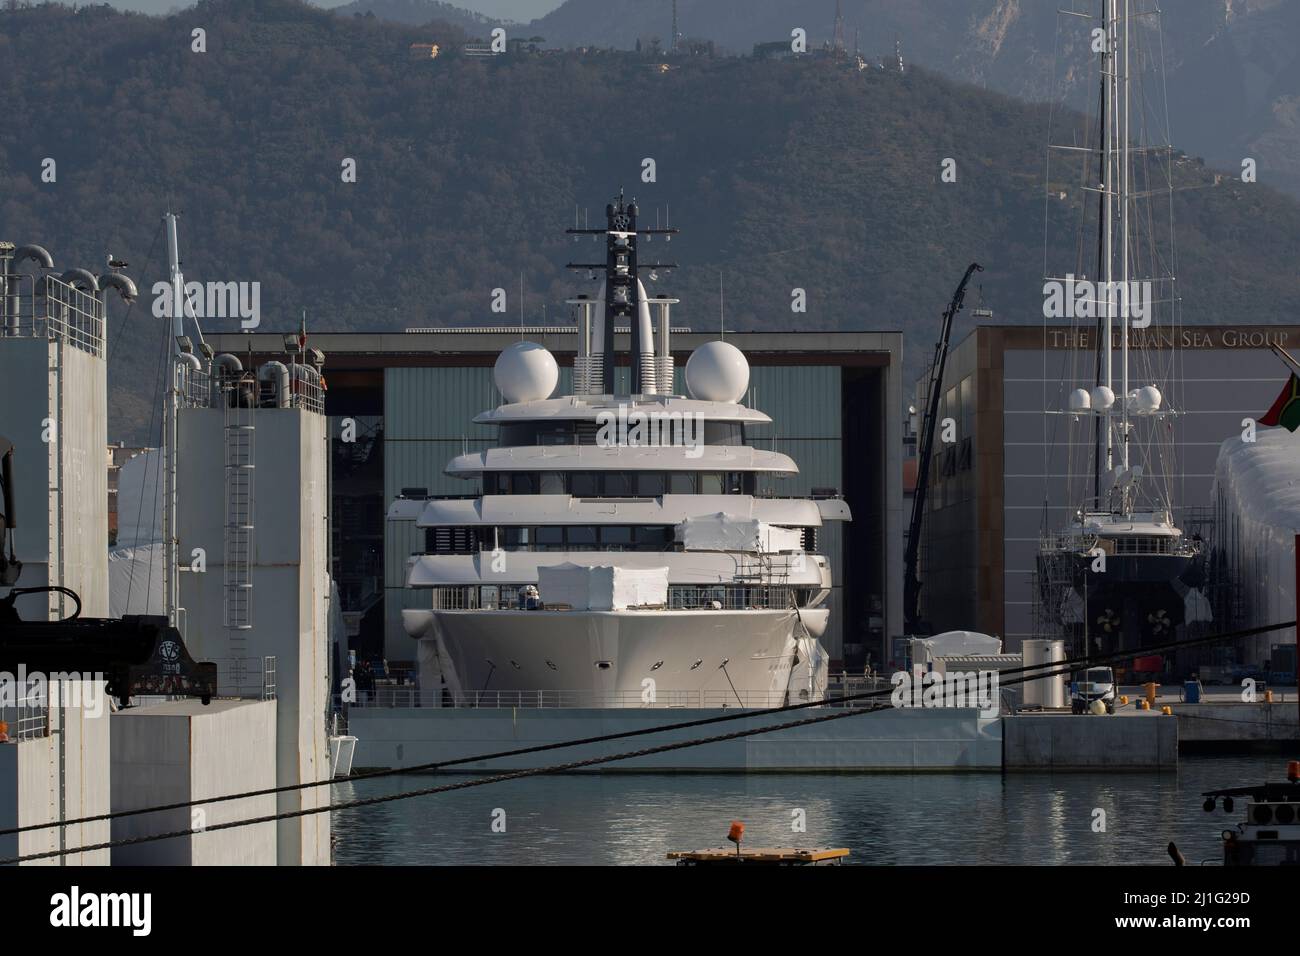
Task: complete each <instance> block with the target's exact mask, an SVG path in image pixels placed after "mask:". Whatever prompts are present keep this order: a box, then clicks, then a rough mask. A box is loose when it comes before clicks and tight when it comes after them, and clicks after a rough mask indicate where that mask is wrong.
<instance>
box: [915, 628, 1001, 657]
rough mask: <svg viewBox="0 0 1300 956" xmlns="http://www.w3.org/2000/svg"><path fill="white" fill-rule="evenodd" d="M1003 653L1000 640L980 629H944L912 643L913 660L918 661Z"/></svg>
mask: <svg viewBox="0 0 1300 956" xmlns="http://www.w3.org/2000/svg"><path fill="white" fill-rule="evenodd" d="M1001 653H1002V642H1001V641H1000V640H998V639H997V638H996V637H990V636H989V635H987V634H980V633H979V632H978V631H944V633H942V634H936V635H934V636H933V637H923V638H917V639H916V640H915V641H914V642H913V645H912V660H913V661H916V662H918V663H919V662H921V661H926V660H935V659H936V658H940V657H969V656H970V655H972V654H1001Z"/></svg>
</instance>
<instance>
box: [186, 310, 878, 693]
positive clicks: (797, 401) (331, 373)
mask: <svg viewBox="0 0 1300 956" xmlns="http://www.w3.org/2000/svg"><path fill="white" fill-rule="evenodd" d="M618 338H619V341H618V343H617V350H618V353H619V355H620V356H623V355H626V354H627V353H628V342H627V336H626V335H619V336H618ZM713 338H715V336H714V335H711V334H708V335H706V334H702V333H692V332H690V331H689V330H686V329H681V330H677V329H675V330H674V336H673V342H672V345H673V351H674V353H676V354H675V357H676V359H677V362H676V364H677V369H678V371H677V376H678V381H677V382H676V384H675V391H676V392H677V393H678V394H683V392H682V382H681V380H680V378H681V374H682V372H681V370H682V368H683V367H684V366H685V364H686V358H687V356H689V355H690V353H691V351H692V350H694V349H695V348H696V347H697V346H699V345H701V344H703V343H704V342H706V341H709V340H711V339H713ZM726 338H727V341H729V342H731V343H732V344H734V345H736V346H737V347H738V348H740V349H741V350H742V351H743V352H744V353H745V356H746V357H747V358H748V360H749V363H750V367H751V378H750V390H749V393H748V394H747V395H746V397H745V399H744V402H745V404H748V405H753V406H755V407H757V408H759V409H761V410H762V411H763V412H765V413H766V414H768V415H769V416H771V418H772V420H773V424H772V425H771V426H763V427H761V428H757V429H755V430H754V431H753V433H752V434H751V435H749V436H747V437H748V439H749V440H750V441H752V442H753V443H754V444H756V445H758V446H760V447H764V448H772V449H775V450H778V451H780V452H782V453H785V454H788V455H790V456H791V457H793V458H794V460H795V461H796V462H798V463H799V469H800V471H799V474H797V475H794V476H792V477H790V478H787V479H783V480H782V481H781V482H780V483H779V487H775V488H773V489H771V490H770V491H771V493H773V494H778V495H798V496H809V497H811V496H813V495H816V494H829V493H838V494H842V495H844V497H845V498H846V500H847V501H848V504H849V506H850V508H851V509H852V513H853V521H852V522H851V523H848V524H845V525H839V524H836V523H832V524H829V525H828V526H826V527H825V528H824V529H822V532H823V533H822V535H821V536H820V539H819V541H818V550H819V551H820V552H822V553H824V554H826V555H827V556H828V558H829V559H830V561H831V563H832V573H833V575H834V578H833V579H834V583H835V587H834V591H833V594H832V597H831V601H830V606H831V623H830V628H829V630H828V631H827V633H826V636H825V637H824V638H823V639H822V642H823V644H824V645H825V647H826V650H827V652H828V654H829V655H830V657H831V658H832V659H833V660H834V661H836V662H840V664H839V665H837V666H845V667H849V668H861V667H862V666H863V665H864V664H865V662H866V660H867V657H868V655H870V657H871V659H872V660H873V661H874V662H875V663H876V664H877V665H879V664H880V662H881V661H882V660H884V659H885V657H884V655H885V652H886V649H887V647H888V644H889V637H890V636H897V635H899V634H901V632H902V577H903V574H902V540H903V530H902V529H903V524H902V522H903V516H902V489H901V475H902V465H901V458H902V449H903V435H902V433H903V426H904V422H903V417H904V416H903V412H902V408H901V398H902V334H901V333H899V332H826V333H806V332H804V333H795V332H788V333H780V332H740V333H731V332H728V333H727V336H726ZM283 339H284V336H282V335H280V334H270V333H260V334H252V335H240V334H224V335H217V336H214V337H213V338H212V339H211V341H212V344H213V346H214V347H215V349H216V350H217V351H218V352H231V353H233V354H236V355H238V356H240V357H241V358H245V364H247V358H246V357H247V356H250V355H251V356H252V360H253V361H254V362H255V363H256V362H260V361H261V360H263V359H271V358H274V357H275V356H276V355H277V354H279V353H281V352H282V351H283V349H284V347H285V346H284V342H283ZM521 339H528V340H531V341H535V342H538V343H539V344H541V345H544V346H545V347H546V348H547V349H549V350H550V351H551V352H552V353H553V354H554V355H555V356H556V358H557V360H558V361H559V364H560V367H561V374H560V383H559V387H558V389H557V393H558V394H566V393H568V392H569V391H571V382H572V377H571V376H572V365H573V356H574V354H575V352H576V347H577V334H576V328H574V327H566V326H547V327H527V328H499V329H429V330H418V331H410V332H397V333H392V334H376V333H338V334H329V333H322V334H312V335H311V345H312V346H313V347H314V348H318V349H320V350H321V351H322V352H324V353H325V355H326V356H327V360H328V375H327V386H328V387H327V390H326V399H325V402H326V414H327V416H328V418H329V427H330V430H331V435H332V436H333V437H334V438H335V439H336V440H334V441H332V442H331V448H332V455H331V463H330V467H331V474H330V481H331V501H332V504H331V512H332V514H331V518H332V527H333V540H332V542H331V548H332V555H333V558H332V563H333V577H334V581H335V582H336V584H337V586H338V589H339V595H340V599H341V603H342V607H343V616H344V621H345V624H346V627H347V630H348V633H349V643H350V645H351V647H352V648H353V649H354V650H356V651H357V652H358V656H364V657H372V656H373V657H381V656H382V657H383V658H385V659H386V660H388V662H389V663H390V664H394V663H396V662H403V661H412V660H413V659H414V656H415V654H414V647H413V643H414V642H413V641H412V639H411V638H410V637H408V636H407V634H406V632H405V631H404V630H403V628H402V621H401V611H402V610H403V609H404V608H410V607H416V606H420V605H419V604H418V602H419V601H421V600H422V597H421V595H420V594H418V593H416V592H412V591H409V590H408V589H407V588H406V569H407V560H408V558H409V557H410V555H411V554H412V552H416V551H422V550H424V548H425V542H424V541H423V540H422V538H421V536H422V535H423V534H424V531H423V529H418V528H415V527H414V526H413V524H412V523H409V522H407V523H404V524H399V523H389V522H387V521H386V520H385V516H386V513H387V509H388V506H389V504H391V502H392V501H393V499H395V498H397V497H398V496H399V495H400V494H401V493H402V491H403V489H421V490H422V491H424V492H427V493H428V494H430V495H455V494H467V495H468V494H470V493H477V490H478V489H477V488H475V487H473V486H471V484H470V483H468V482H466V481H464V480H462V479H457V478H452V477H450V476H448V475H446V474H444V472H443V469H444V468H445V466H446V465H447V463H448V462H449V461H450V460H451V459H452V458H454V457H455V456H457V455H460V454H463V453H466V452H477V451H480V450H482V449H485V448H488V447H491V446H492V444H493V438H494V435H493V429H492V428H491V427H489V426H485V425H476V424H474V422H473V419H474V417H475V416H476V415H478V414H479V413H481V412H483V411H485V410H488V409H492V408H495V407H496V406H498V405H500V404H501V403H502V397H501V396H500V395H499V394H498V393H497V391H496V388H495V386H494V384H493V379H492V366H493V363H494V362H495V361H496V358H497V355H498V354H499V353H500V352H501V350H502V349H503V348H505V347H506V346H508V345H510V344H511V343H513V342H517V341H520V340H521ZM628 371H629V370H628V368H627V367H626V366H622V367H619V368H618V369H616V376H617V378H618V387H617V388H616V389H615V391H620V390H621V391H626V390H627V379H626V376H627V374H628ZM423 600H426V601H427V600H428V598H427V595H426V596H424V597H423Z"/></svg>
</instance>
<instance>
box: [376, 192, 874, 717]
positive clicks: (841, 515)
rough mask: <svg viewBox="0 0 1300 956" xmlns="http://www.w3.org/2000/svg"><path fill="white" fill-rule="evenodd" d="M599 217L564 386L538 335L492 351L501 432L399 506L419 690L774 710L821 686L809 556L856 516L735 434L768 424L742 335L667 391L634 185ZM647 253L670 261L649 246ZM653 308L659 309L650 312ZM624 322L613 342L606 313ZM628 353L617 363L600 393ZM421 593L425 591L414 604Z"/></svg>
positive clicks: (696, 360)
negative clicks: (597, 254) (784, 485)
mask: <svg viewBox="0 0 1300 956" xmlns="http://www.w3.org/2000/svg"><path fill="white" fill-rule="evenodd" d="M606 219H607V224H606V227H605V228H604V229H600V230H570V231H571V232H576V233H579V234H595V235H596V236H597V237H598V238H600V237H601V236H603V238H604V240H605V252H606V257H605V262H604V263H603V264H602V263H590V264H588V263H571V264H570V267H571V268H574V269H581V270H590V271H591V272H592V273H593V274H594V273H595V272H596V269H597V267H598V266H599V268H600V270H601V273H602V274H603V276H604V280H603V284H602V286H601V290H600V292H599V294H598V295H597V296H595V297H585V296H584V297H578V298H575V299H572V300H569V301H570V303H571V304H572V305H573V306H574V307H575V309H576V311H577V318H578V321H579V329H578V333H579V334H578V340H579V343H578V350H577V355H576V356H575V359H574V368H573V383H574V386H573V394H570V395H563V396H554V392H555V391H556V387H557V385H558V383H559V368H558V365H557V363H556V360H555V358H554V356H553V355H552V354H551V353H550V352H549V351H548V350H547V349H545V348H543V347H542V346H541V345H538V344H536V343H532V342H518V343H516V344H514V345H512V346H511V347H509V348H507V349H506V350H505V351H503V352H502V353H501V355H500V356H499V357H498V359H497V362H496V366H495V369H494V378H495V382H496V385H497V388H498V389H499V390H500V392H501V394H502V396H503V397H504V399H505V403H504V404H502V405H501V406H499V407H498V408H495V409H492V410H490V411H485V412H483V413H482V414H480V415H479V416H478V417H477V418H476V419H475V421H476V422H477V423H480V424H486V425H494V426H496V427H497V441H496V444H495V447H492V448H489V449H487V450H485V451H481V452H475V453H468V454H462V455H460V456H458V457H456V458H454V459H452V460H451V462H449V463H448V465H447V467H446V472H447V474H449V475H451V476H453V477H457V478H462V479H464V480H466V481H467V482H472V483H473V485H474V486H475V491H474V493H472V494H470V495H468V496H463V497H421V496H420V495H418V494H414V493H411V494H407V495H404V496H403V497H401V498H399V499H398V500H397V501H395V502H394V503H393V505H392V508H391V509H390V512H389V516H390V518H392V519H398V520H408V521H409V520H412V519H414V520H415V521H416V524H417V525H418V526H419V527H421V528H423V529H424V533H425V547H424V549H423V550H422V551H421V552H419V553H417V554H415V555H413V556H412V557H411V560H410V565H409V572H408V578H407V585H408V587H409V588H412V589H416V590H418V591H419V592H420V593H421V594H422V595H426V594H427V596H428V597H427V606H426V607H421V608H418V609H413V610H407V611H405V612H404V623H405V625H406V629H407V631H408V633H410V634H411V635H412V636H413V637H416V638H417V639H418V640H419V641H420V642H421V651H420V655H419V657H420V660H421V689H422V691H423V692H424V696H425V698H426V700H429V698H430V696H431V695H430V692H431V691H432V690H433V688H434V687H436V686H442V685H444V684H445V687H446V691H447V694H446V695H442V694H435V695H434V696H436V697H437V700H434V701H431V702H440V701H441V700H443V699H448V700H450V701H453V702H455V701H459V700H462V699H467V700H469V701H470V702H472V701H473V700H474V699H475V698H476V696H481V695H484V694H490V695H492V696H493V698H494V699H500V697H501V695H503V694H505V695H511V694H514V695H518V696H519V699H520V700H521V702H522V701H527V702H529V703H533V702H541V703H543V704H545V703H554V704H557V705H558V704H564V705H569V706H596V707H608V706H688V705H697V706H704V705H712V706H736V705H739V706H770V705H773V704H779V703H781V702H783V701H785V700H787V699H801V700H806V699H819V698H820V696H821V694H822V693H823V690H824V687H825V671H826V661H825V655H824V653H823V652H822V649H821V647H820V645H819V644H818V638H819V637H820V636H821V635H822V633H824V631H825V629H826V625H827V621H828V615H829V609H828V608H827V607H824V606H823V604H824V602H825V601H826V599H827V597H828V595H829V593H830V588H831V577H830V566H829V562H828V561H827V559H826V558H825V557H824V556H823V555H820V554H818V553H817V532H818V529H819V528H820V527H821V526H822V525H823V523H824V522H826V521H846V520H849V517H850V515H849V510H848V507H847V505H846V504H845V503H844V501H843V500H842V499H841V498H839V497H838V496H823V497H819V498H800V497H781V496H779V495H777V494H775V493H773V486H774V485H775V484H776V483H777V482H778V481H779V479H781V478H783V477H788V476H791V475H794V474H797V473H798V467H797V466H796V464H795V462H794V461H793V460H792V459H791V458H790V457H789V456H787V455H784V454H781V453H780V452H777V451H773V450H767V449H762V448H758V447H755V446H754V445H752V444H749V443H748V442H747V438H746V434H747V429H749V428H752V427H753V426H756V425H760V424H767V423H770V421H771V419H769V418H768V416H766V415H765V414H763V413H762V412H760V411H758V410H756V409H753V408H750V407H747V406H746V405H744V404H743V403H742V399H743V397H744V395H745V393H746V392H747V390H748V384H749V366H748V362H747V361H746V359H745V357H744V355H743V354H742V353H741V352H740V350H739V349H737V348H735V347H734V346H733V345H731V344H729V343H727V342H725V341H714V342H708V343H706V344H704V345H702V346H700V347H699V348H698V349H696V350H695V352H694V353H692V355H691V356H690V359H689V360H688V362H687V364H686V368H685V370H684V376H683V378H684V382H685V386H686V387H685V391H686V392H687V394H686V395H678V394H674V391H673V388H674V379H675V369H674V362H673V356H672V351H671V341H670V331H671V326H670V310H671V306H672V305H674V304H676V303H677V301H678V300H676V299H672V298H667V297H651V296H648V295H647V293H646V289H645V286H644V284H643V283H642V282H641V280H640V278H639V277H638V257H637V240H638V238H639V237H641V236H644V235H646V234H647V233H650V234H654V233H656V232H671V230H639V229H638V226H637V206H636V203H635V201H632V202H625V201H624V200H623V198H622V197H621V196H620V197H619V198H618V199H617V200H616V201H614V202H612V203H610V204H609V206H607V208H606ZM642 267H643V268H655V269H668V268H671V267H672V266H671V264H668V263H654V264H653V265H646V266H642ZM652 310H653V312H654V313H657V314H654V315H652ZM619 326H627V327H629V328H630V330H631V336H630V339H631V354H630V355H629V356H626V357H623V356H619V355H617V354H616V352H615V349H614V346H613V343H614V335H615V330H616V328H618V327H619ZM620 359H622V360H623V361H626V362H627V363H628V364H629V365H630V367H631V373H630V375H629V377H628V379H629V382H630V385H629V388H628V391H627V393H626V394H614V393H613V388H612V387H611V386H612V385H613V383H614V382H615V380H616V375H615V369H616V367H617V365H619V364H621V363H620ZM424 603H425V601H424V599H422V600H421V604H424Z"/></svg>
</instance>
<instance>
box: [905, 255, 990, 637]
mask: <svg viewBox="0 0 1300 956" xmlns="http://www.w3.org/2000/svg"><path fill="white" fill-rule="evenodd" d="M983 271H984V267H983V266H981V265H980V264H979V263H978V262H972V263H971V264H970V265H969V266H967V267H966V274H965V275H963V276H962V277H961V282H960V283H958V285H957V291H956V292H954V293H953V295H952V301H951V302H949V303H948V308H947V309H946V310H945V311H944V313H943V325H942V327H941V329H940V330H939V341H938V342H936V343H935V346H934V361H933V362H932V363H931V365H930V381H929V391H928V392H927V393H926V407H925V418H924V420H923V421H922V423H921V449H920V458H919V459H918V461H917V465H916V492H915V494H914V495H913V497H912V520H911V521H910V522H909V524H908V526H907V554H906V557H905V559H904V563H903V575H904V577H903V622H904V629H905V630H906V632H907V633H908V634H915V633H916V632H917V628H918V626H919V624H920V621H919V607H920V604H919V601H920V597H921V579H920V578H919V577H918V576H917V571H916V565H917V557H918V554H919V551H920V547H921V518H922V516H923V515H924V514H925V498H926V494H927V493H928V492H929V485H930V462H931V460H932V458H933V457H934V427H935V420H936V419H937V418H938V416H939V400H940V399H941V398H942V396H943V370H944V366H945V365H947V364H948V341H949V339H951V338H952V322H953V319H954V318H956V316H957V313H958V312H960V311H961V307H962V303H963V302H964V301H965V300H966V286H967V284H968V283H969V282H970V277H971V276H972V275H973V274H974V273H976V272H983Z"/></svg>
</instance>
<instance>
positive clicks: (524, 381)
mask: <svg viewBox="0 0 1300 956" xmlns="http://www.w3.org/2000/svg"><path fill="white" fill-rule="evenodd" d="M492 379H493V381H495V382H496V385H497V388H498V389H500V390H501V394H502V395H503V396H504V397H505V400H506V402H508V403H510V404H514V403H515V402H535V401H538V400H540V399H543V398H550V397H551V393H552V392H554V391H555V386H556V385H557V384H558V383H559V381H560V368H559V366H558V365H556V364H555V356H554V355H552V354H551V353H550V351H549V350H548V349H546V348H545V347H543V346H541V345H538V344H537V343H536V342H516V343H514V344H513V345H511V346H509V347H508V348H506V349H503V350H502V352H501V354H500V355H498V356H497V363H496V365H495V367H493V369H492Z"/></svg>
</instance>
